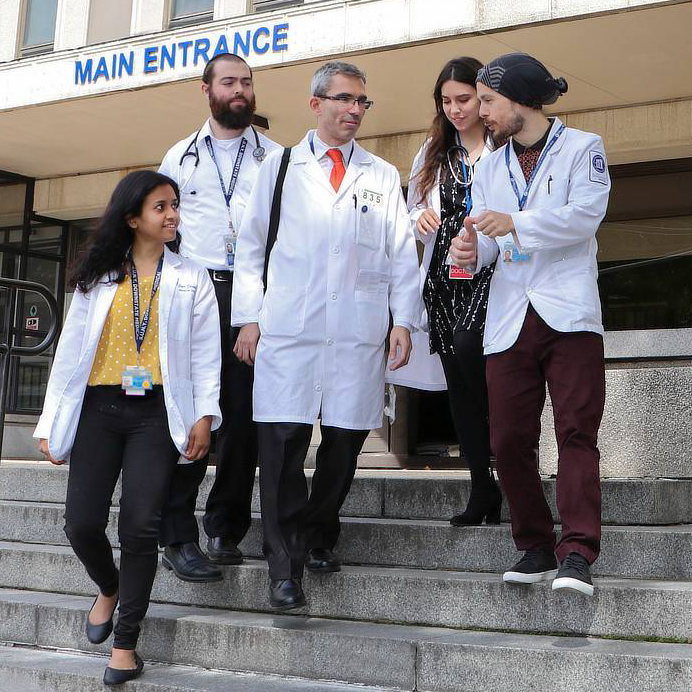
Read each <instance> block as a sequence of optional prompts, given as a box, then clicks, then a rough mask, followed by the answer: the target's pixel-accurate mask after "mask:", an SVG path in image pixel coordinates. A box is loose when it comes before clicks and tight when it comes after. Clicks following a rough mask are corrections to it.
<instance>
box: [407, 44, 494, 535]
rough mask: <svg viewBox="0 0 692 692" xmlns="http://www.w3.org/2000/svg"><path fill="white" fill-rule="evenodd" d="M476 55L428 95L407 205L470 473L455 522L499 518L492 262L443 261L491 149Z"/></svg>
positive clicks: (445, 73) (446, 73)
mask: <svg viewBox="0 0 692 692" xmlns="http://www.w3.org/2000/svg"><path fill="white" fill-rule="evenodd" d="M481 67H482V64H481V63H480V62H479V61H478V60H476V59H475V58H469V57H462V58H456V59H454V60H450V61H449V62H448V63H447V64H446V65H445V66H444V67H443V68H442V71H441V72H440V74H439V76H438V78H437V81H436V82H435V88H434V90H433V97H434V99H435V108H436V111H437V114H436V116H435V118H434V120H433V123H432V126H431V128H430V132H429V136H428V138H427V140H426V141H425V143H424V144H423V146H422V147H421V149H420V151H419V152H418V154H417V155H416V157H415V159H414V161H413V169H412V171H411V177H410V183H409V197H408V205H409V210H410V215H411V221H412V223H413V224H415V232H416V236H417V238H418V239H419V240H420V241H421V242H422V243H423V244H424V245H425V250H424V254H423V268H424V271H426V270H427V271H426V277H425V284H424V287H423V301H424V303H425V308H426V310H427V316H428V320H427V321H428V327H429V329H428V333H429V338H430V351H431V353H437V354H438V355H439V357H440V360H441V362H442V368H443V370H444V377H445V380H446V382H447V390H448V392H449V404H450V410H451V413H452V420H453V422H454V428H455V431H456V434H457V438H458V440H459V444H460V446H461V449H462V451H463V453H464V457H465V458H466V462H467V463H468V466H469V469H470V471H471V497H470V500H469V503H468V506H467V507H466V509H465V511H464V512H462V513H461V514H458V515H456V516H454V517H452V519H451V520H450V521H451V523H452V524H453V525H454V526H464V525H476V524H481V523H483V521H484V520H485V522H486V523H488V524H496V523H499V521H500V507H501V504H502V496H501V495H500V491H499V488H498V486H497V483H496V482H495V479H494V477H493V473H492V469H491V467H490V432H489V428H488V391H487V387H486V382H485V358H484V356H483V328H484V326H485V313H486V309H487V305H488V290H489V287H490V279H491V277H492V272H493V267H485V268H483V269H482V270H481V271H480V272H479V273H478V274H477V275H476V276H475V277H471V276H470V275H468V274H465V273H464V272H461V271H459V270H457V268H456V267H452V266H450V265H449V264H448V263H447V254H448V251H449V246H450V243H451V240H452V238H454V237H455V236H456V235H457V234H458V233H459V231H460V230H461V229H462V228H463V224H464V218H465V217H466V215H467V214H468V213H469V211H470V210H471V200H472V193H473V187H472V182H473V169H474V166H475V165H476V163H477V162H478V161H479V160H480V159H481V158H482V157H483V156H485V155H486V154H487V153H489V152H490V151H491V149H492V140H491V139H490V137H489V136H488V133H487V131H486V129H485V125H484V124H483V121H482V120H481V118H480V116H479V114H478V111H479V107H480V102H479V101H478V98H477V96H476V74H477V73H478V70H479V69H480V68H481Z"/></svg>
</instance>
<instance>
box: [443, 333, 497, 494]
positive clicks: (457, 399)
mask: <svg viewBox="0 0 692 692" xmlns="http://www.w3.org/2000/svg"><path fill="white" fill-rule="evenodd" d="M440 360H441V361H442V369H443V370H444V373H445V380H446V381H447V391H448V393H449V408H450V411H451V413H452V421H453V423H454V430H455V432H456V434H457V439H458V440H459V445H460V446H461V449H462V451H463V452H464V457H465V458H466V461H467V463H468V465H469V469H470V471H471V487H472V488H473V487H475V488H476V489H479V488H480V487H482V486H483V485H484V484H485V483H487V482H489V479H490V476H489V472H488V469H489V467H490V428H489V424H488V386H487V384H486V379H485V356H484V355H483V336H482V334H479V333H478V332H473V331H464V330H457V331H456V332H455V333H454V354H453V355H450V354H446V355H445V354H440Z"/></svg>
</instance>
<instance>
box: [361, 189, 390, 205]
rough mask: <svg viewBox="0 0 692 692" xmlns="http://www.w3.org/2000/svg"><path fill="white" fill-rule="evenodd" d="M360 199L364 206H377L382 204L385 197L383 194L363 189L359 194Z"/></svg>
mask: <svg viewBox="0 0 692 692" xmlns="http://www.w3.org/2000/svg"><path fill="white" fill-rule="evenodd" d="M358 199H359V200H360V202H361V203H362V204H369V205H376V204H382V201H383V199H384V195H383V194H382V193H381V192H373V191H372V190H366V189H365V188H363V189H362V190H361V191H360V193H359V194H358Z"/></svg>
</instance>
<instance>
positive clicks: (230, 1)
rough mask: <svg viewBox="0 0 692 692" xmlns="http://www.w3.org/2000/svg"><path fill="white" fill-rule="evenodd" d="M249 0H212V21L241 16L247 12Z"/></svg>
mask: <svg viewBox="0 0 692 692" xmlns="http://www.w3.org/2000/svg"><path fill="white" fill-rule="evenodd" d="M249 8H250V0H214V21H216V20H217V19H229V18H230V17H243V16H245V15H246V14H247V13H248V12H249Z"/></svg>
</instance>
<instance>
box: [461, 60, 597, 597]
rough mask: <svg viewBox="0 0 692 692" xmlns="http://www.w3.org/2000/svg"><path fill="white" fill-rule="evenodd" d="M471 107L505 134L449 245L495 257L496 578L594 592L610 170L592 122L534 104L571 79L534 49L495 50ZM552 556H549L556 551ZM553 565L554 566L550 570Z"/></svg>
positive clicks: (553, 96) (478, 175)
mask: <svg viewBox="0 0 692 692" xmlns="http://www.w3.org/2000/svg"><path fill="white" fill-rule="evenodd" d="M477 90H478V97H479V99H480V100H481V108H480V114H481V117H482V118H483V119H484V120H485V123H486V125H487V127H488V129H489V130H490V131H491V133H492V135H493V137H494V138H495V139H496V140H505V139H507V140H508V141H507V143H506V144H505V145H504V146H502V147H500V148H499V149H497V150H496V151H494V152H493V153H492V154H491V155H490V156H488V157H486V158H485V159H484V160H483V161H481V162H479V164H478V166H477V168H476V172H475V177H474V182H473V208H472V211H471V214H470V215H469V217H467V219H466V221H465V231H464V235H463V236H462V237H457V238H455V239H454V240H453V241H452V246H451V248H450V257H451V260H452V262H453V263H454V264H456V265H457V266H460V267H466V268H471V269H472V270H475V271H478V269H479V268H480V267H482V266H486V265H489V264H492V263H493V262H495V261H497V266H496V269H495V273H494V274H493V278H492V282H491V285H490V297H489V301H488V316H487V321H486V327H485V336H484V349H485V353H486V354H487V356H488V359H487V379H488V393H489V401H490V435H491V446H492V449H493V450H494V452H495V455H496V456H497V471H498V474H499V477H500V481H501V483H502V487H503V490H504V492H505V494H506V496H507V501H508V503H509V507H510V513H511V517H512V535H513V537H514V541H515V543H516V546H517V548H518V549H519V550H521V551H524V556H523V557H522V558H521V560H519V562H517V564H516V565H514V566H513V567H512V568H511V569H510V570H509V571H508V572H505V574H504V577H503V579H504V581H506V582H512V583H521V584H532V583H535V582H539V581H542V580H544V579H550V578H553V577H556V578H555V579H554V581H553V584H552V588H553V589H554V590H555V589H563V588H567V589H574V590H577V591H580V592H581V593H584V594H586V595H589V596H590V595H592V594H593V583H592V581H591V574H590V568H589V566H590V564H591V563H593V561H594V560H595V559H596V558H597V557H598V552H599V548H600V537H601V488H600V478H599V452H598V448H597V446H596V445H597V435H598V428H599V425H600V422H601V416H602V414H603V404H604V399H605V376H604V362H603V326H602V323H601V307H600V300H599V296H598V287H597V283H596V280H597V276H598V271H597V265H596V251H597V244H596V231H597V230H598V227H599V224H600V222H601V220H602V219H603V216H604V215H605V211H606V207H607V205H608V194H609V191H610V178H609V176H608V167H607V164H606V158H605V153H604V150H603V142H602V141H601V138H600V137H599V136H598V135H595V134H591V133H587V132H581V131H580V130H575V129H572V128H568V127H565V125H564V124H563V123H561V122H560V120H559V119H558V118H548V117H546V115H545V114H544V113H543V110H542V107H543V106H544V105H546V104H551V103H555V101H557V99H558V97H559V96H560V95H561V94H563V93H564V92H566V91H567V83H566V81H565V80H564V79H562V78H559V79H554V78H553V77H552V75H551V74H550V73H549V72H548V70H547V69H546V68H545V67H544V66H543V65H542V64H541V63H540V62H539V61H538V60H536V59H535V58H532V57H531V56H529V55H525V54H522V53H512V54H509V55H503V56H501V57H499V58H497V59H496V60H493V61H492V62H490V63H488V64H487V65H486V66H485V67H484V68H483V69H482V70H480V72H479V73H478V82H477ZM546 382H547V384H548V389H549V391H550V397H551V400H552V404H553V411H554V419H555V434H556V437H557V442H558V450H559V462H558V477H557V506H558V511H559V513H560V519H561V522H562V534H561V538H560V540H559V541H556V536H555V532H554V528H553V519H552V516H551V512H550V508H549V507H548V504H547V502H546V500H545V497H544V495H543V490H542V486H541V479H540V476H539V473H538V464H537V460H536V453H535V450H536V449H537V448H538V441H539V435H540V419H541V412H542V410H543V405H544V402H545V385H546ZM558 562H559V565H558ZM558 566H559V570H558Z"/></svg>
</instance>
